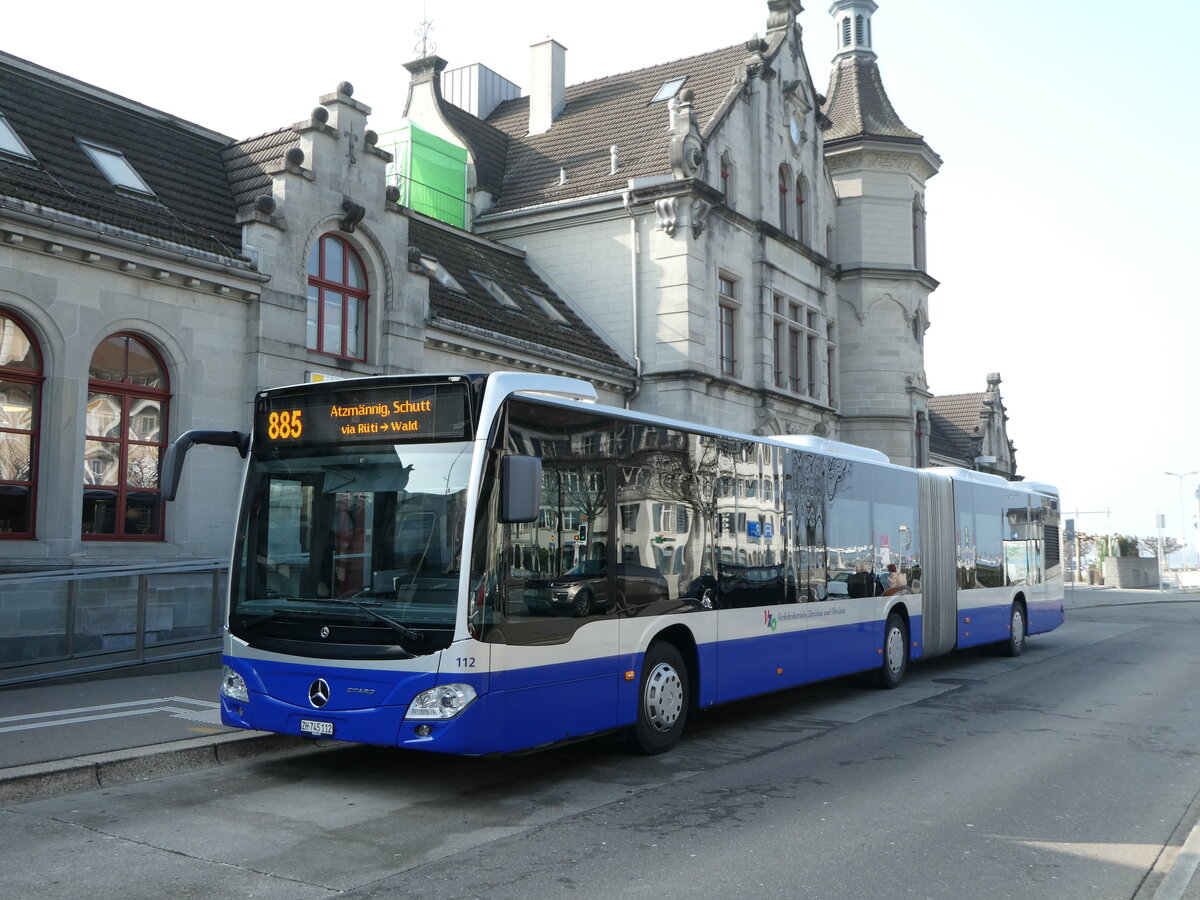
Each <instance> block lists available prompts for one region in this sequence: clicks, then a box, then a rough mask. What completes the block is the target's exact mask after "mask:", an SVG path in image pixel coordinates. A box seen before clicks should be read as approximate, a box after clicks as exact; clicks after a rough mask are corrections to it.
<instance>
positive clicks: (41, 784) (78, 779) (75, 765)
mask: <svg viewBox="0 0 1200 900" xmlns="http://www.w3.org/2000/svg"><path fill="white" fill-rule="evenodd" d="M337 743H339V742H336V741H328V742H322V743H321V744H320V745H318V744H317V743H316V742H315V741H313V740H311V739H309V738H299V737H293V736H291V735H282V734H269V733H265V732H251V733H249V734H242V733H237V732H234V733H229V734H219V735H213V736H211V737H202V738H189V739H187V740H182V741H174V742H172V743H169V744H156V745H151V746H148V747H134V748H132V749H129V750H113V751H110V752H107V753H95V754H91V755H88V756H78V757H75V758H74V759H60V760H55V761H53V762H46V763H31V764H29V765H25V766H13V767H12V768H9V769H3V770H0V804H4V805H8V804H12V803H27V802H29V801H31V800H44V799H47V798H49V797H57V796H59V795H61V794H73V793H78V792H80V791H91V790H95V789H96V788H98V787H113V786H116V785H122V784H130V783H132V782H136V781H149V780H151V779H154V778H163V777H165V776H167V775H177V774H179V773H181V772H191V771H194V770H197V769H207V768H211V767H213V766H223V765H230V764H233V763H239V762H244V761H246V760H251V759H258V758H261V757H264V756H282V755H292V754H297V753H304V752H312V751H314V750H318V749H325V748H327V747H331V746H334V745H336V744H337Z"/></svg>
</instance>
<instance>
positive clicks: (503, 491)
mask: <svg viewBox="0 0 1200 900" xmlns="http://www.w3.org/2000/svg"><path fill="white" fill-rule="evenodd" d="M541 500H542V460H541V458H540V457H537V456H515V455H513V456H505V457H504V458H503V459H501V460H500V521H501V522H536V521H537V518H538V512H539V511H540V509H541V505H542V504H541Z"/></svg>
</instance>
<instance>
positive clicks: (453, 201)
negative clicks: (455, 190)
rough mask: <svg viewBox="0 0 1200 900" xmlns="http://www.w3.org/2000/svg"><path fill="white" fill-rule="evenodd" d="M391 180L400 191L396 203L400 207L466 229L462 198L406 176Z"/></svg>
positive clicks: (465, 205) (465, 207)
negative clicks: (405, 207)
mask: <svg viewBox="0 0 1200 900" xmlns="http://www.w3.org/2000/svg"><path fill="white" fill-rule="evenodd" d="M393 180H394V181H395V182H396V187H397V188H398V189H399V191H400V198H399V199H398V200H397V201H396V202H398V203H399V204H400V205H401V206H407V207H408V208H409V209H413V210H416V211H417V212H419V213H424V214H425V215H427V216H429V217H431V218H434V219H437V220H438V221H439V222H445V223H446V224H447V225H454V226H456V227H458V228H465V227H466V223H467V202H466V200H464V199H463V198H462V197H455V196H454V195H453V194H447V193H446V192H445V191H439V190H438V189H437V188H435V187H431V186H430V185H428V184H423V183H421V182H420V181H415V180H413V179H412V178H409V177H408V176H406V175H395V176H393Z"/></svg>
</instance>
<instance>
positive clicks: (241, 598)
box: [229, 441, 472, 657]
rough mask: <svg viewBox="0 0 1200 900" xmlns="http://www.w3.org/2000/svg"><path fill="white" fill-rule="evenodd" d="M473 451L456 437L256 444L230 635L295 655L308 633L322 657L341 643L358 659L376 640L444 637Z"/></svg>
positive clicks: (410, 647) (436, 641)
mask: <svg viewBox="0 0 1200 900" xmlns="http://www.w3.org/2000/svg"><path fill="white" fill-rule="evenodd" d="M471 448H472V445H471V444H470V443H469V442H466V441H461V442H452V443H429V444H399V445H396V444H365V443H364V444H357V445H355V446H350V447H346V446H323V447H317V448H306V447H279V446H267V447H266V448H264V449H261V450H260V449H256V450H255V451H254V453H253V454H252V456H251V460H250V468H249V473H248V476H247V479H248V480H247V485H246V493H245V501H244V504H243V509H242V512H241V517H240V521H239V528H238V538H239V540H238V547H237V550H236V557H237V560H236V564H235V568H234V573H233V579H234V581H233V584H232V590H231V591H230V614H229V628H230V631H231V632H232V633H233V634H234V635H236V636H238V637H240V638H242V639H243V640H246V641H248V642H250V643H251V644H254V645H256V646H262V647H264V648H266V649H271V648H272V647H277V648H279V649H281V650H286V652H291V653H303V652H304V651H303V648H302V647H301V646H298V645H301V644H303V643H304V642H306V641H308V642H311V643H312V644H313V645H314V646H313V652H314V653H319V654H321V655H326V656H328V655H337V653H338V650H337V649H336V648H338V647H342V648H344V651H343V652H342V655H346V656H350V657H358V656H370V655H372V654H371V653H370V652H367V651H368V648H369V647H376V648H379V647H382V646H385V645H386V646H391V647H393V648H394V647H395V646H399V647H400V648H402V650H400V651H396V652H395V653H394V654H393V655H416V654H417V653H421V652H430V651H432V650H435V649H438V647H440V646H446V645H448V644H449V640H450V636H451V632H452V630H453V627H454V621H455V613H456V609H457V598H458V580H459V571H460V560H461V553H460V550H461V543H462V535H463V532H464V530H465V529H464V527H463V515H464V510H465V506H466V497H467V483H468V480H469V474H470V464H471ZM314 626H317V627H314ZM322 628H324V629H326V631H327V633H326V634H321V631H320V629H322ZM414 635H415V636H414ZM280 642H284V643H286V648H285V647H283V646H282V644H281V643H280ZM375 655H379V654H378V653H376V654H375ZM383 655H388V654H386V653H384V654H383Z"/></svg>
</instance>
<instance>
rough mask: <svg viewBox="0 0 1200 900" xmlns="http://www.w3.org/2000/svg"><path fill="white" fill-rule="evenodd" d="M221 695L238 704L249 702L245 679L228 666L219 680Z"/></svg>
mask: <svg viewBox="0 0 1200 900" xmlns="http://www.w3.org/2000/svg"><path fill="white" fill-rule="evenodd" d="M221 693H222V694H223V695H224V696H226V697H228V698H229V699H230V700H237V701H238V702H239V703H249V702H250V692H249V691H248V690H246V679H244V678H243V677H242V676H241V675H239V674H238V673H237V672H235V671H234V670H233V669H231V668H229V666H226V667H225V673H224V675H223V676H222V678H221Z"/></svg>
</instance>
